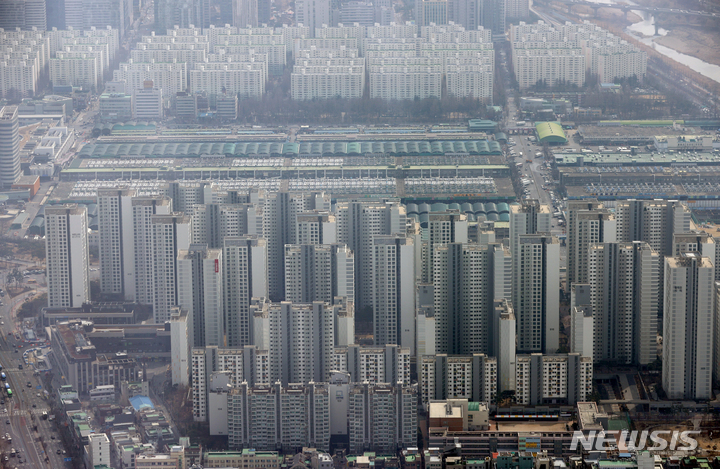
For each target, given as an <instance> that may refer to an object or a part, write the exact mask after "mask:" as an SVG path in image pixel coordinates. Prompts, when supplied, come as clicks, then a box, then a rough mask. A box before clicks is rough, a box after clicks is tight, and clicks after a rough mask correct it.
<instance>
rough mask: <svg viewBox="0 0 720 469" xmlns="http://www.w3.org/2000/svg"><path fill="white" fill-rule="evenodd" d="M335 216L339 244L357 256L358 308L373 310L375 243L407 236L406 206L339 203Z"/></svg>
mask: <svg viewBox="0 0 720 469" xmlns="http://www.w3.org/2000/svg"><path fill="white" fill-rule="evenodd" d="M335 214H336V217H337V224H338V243H342V244H345V245H347V247H348V248H350V249H351V250H352V252H353V253H354V254H355V307H356V308H357V310H362V309H363V308H366V307H369V306H372V239H373V237H374V236H375V235H392V234H401V235H404V234H405V232H406V224H407V211H406V209H405V206H403V205H400V204H399V203H396V202H390V201H382V200H376V201H356V200H350V201H344V202H338V203H337V206H336V209H335Z"/></svg>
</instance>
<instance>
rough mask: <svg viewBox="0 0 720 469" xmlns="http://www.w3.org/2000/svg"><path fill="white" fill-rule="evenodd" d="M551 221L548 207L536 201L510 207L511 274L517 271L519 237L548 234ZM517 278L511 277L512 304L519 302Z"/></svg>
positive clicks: (527, 201)
mask: <svg viewBox="0 0 720 469" xmlns="http://www.w3.org/2000/svg"><path fill="white" fill-rule="evenodd" d="M551 221H552V212H551V210H550V206H548V205H547V204H541V203H540V202H539V201H538V200H536V199H529V200H526V201H524V202H523V203H522V205H521V204H512V205H510V253H511V255H512V256H513V257H512V263H513V272H518V273H519V270H518V269H516V268H515V264H516V263H517V260H518V257H517V255H516V254H515V253H517V252H518V250H519V247H518V245H519V242H520V236H521V235H528V234H538V233H547V234H550V222H551ZM518 281H519V278H518V277H516V276H513V281H512V285H513V289H512V291H513V297H512V300H513V302H514V303H517V302H518V301H519V297H518V295H519V294H520V288H519V286H518ZM496 298H497V297H496Z"/></svg>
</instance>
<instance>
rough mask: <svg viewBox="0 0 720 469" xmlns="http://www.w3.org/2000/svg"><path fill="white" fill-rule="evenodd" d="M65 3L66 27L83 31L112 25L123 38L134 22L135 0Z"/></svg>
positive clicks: (70, 0)
mask: <svg viewBox="0 0 720 469" xmlns="http://www.w3.org/2000/svg"><path fill="white" fill-rule="evenodd" d="M46 1H47V0H46ZM51 3H52V0H51ZM63 3H64V12H65V29H70V28H72V29H75V30H79V31H83V30H88V29H92V28H97V29H101V28H106V27H108V26H110V27H112V28H113V29H116V30H118V32H119V33H120V37H121V38H122V37H124V36H125V34H126V32H127V30H128V29H129V28H130V27H131V26H132V23H133V0H102V1H97V0H92V1H91V0H65V1H64V2H63ZM48 22H51V18H50V17H48Z"/></svg>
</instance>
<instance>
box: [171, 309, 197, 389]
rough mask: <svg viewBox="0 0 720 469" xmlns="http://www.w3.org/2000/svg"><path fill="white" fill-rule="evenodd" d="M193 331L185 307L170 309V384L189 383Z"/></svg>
mask: <svg viewBox="0 0 720 469" xmlns="http://www.w3.org/2000/svg"><path fill="white" fill-rule="evenodd" d="M193 337H194V331H193V324H192V317H191V316H189V315H188V311H187V310H186V309H182V308H180V307H173V308H172V309H171V310H170V366H171V376H172V384H181V385H184V386H187V385H188V384H190V365H191V363H190V361H191V356H190V353H191V351H192V348H193V347H192V343H193Z"/></svg>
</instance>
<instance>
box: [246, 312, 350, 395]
mask: <svg viewBox="0 0 720 469" xmlns="http://www.w3.org/2000/svg"><path fill="white" fill-rule="evenodd" d="M338 309H340V307H338V306H332V305H329V304H327V303H323V302H320V301H316V302H314V303H311V304H298V303H292V302H290V301H283V302H281V303H259V304H257V305H253V306H251V312H252V313H253V335H254V337H253V339H254V345H255V346H256V347H257V348H258V349H259V350H268V351H269V352H270V379H271V381H272V382H275V381H281V382H282V383H307V382H310V381H315V382H324V381H326V380H327V379H328V376H329V375H330V370H331V368H332V357H333V349H334V346H335V337H334V336H335V315H336V311H337V310H338Z"/></svg>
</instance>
